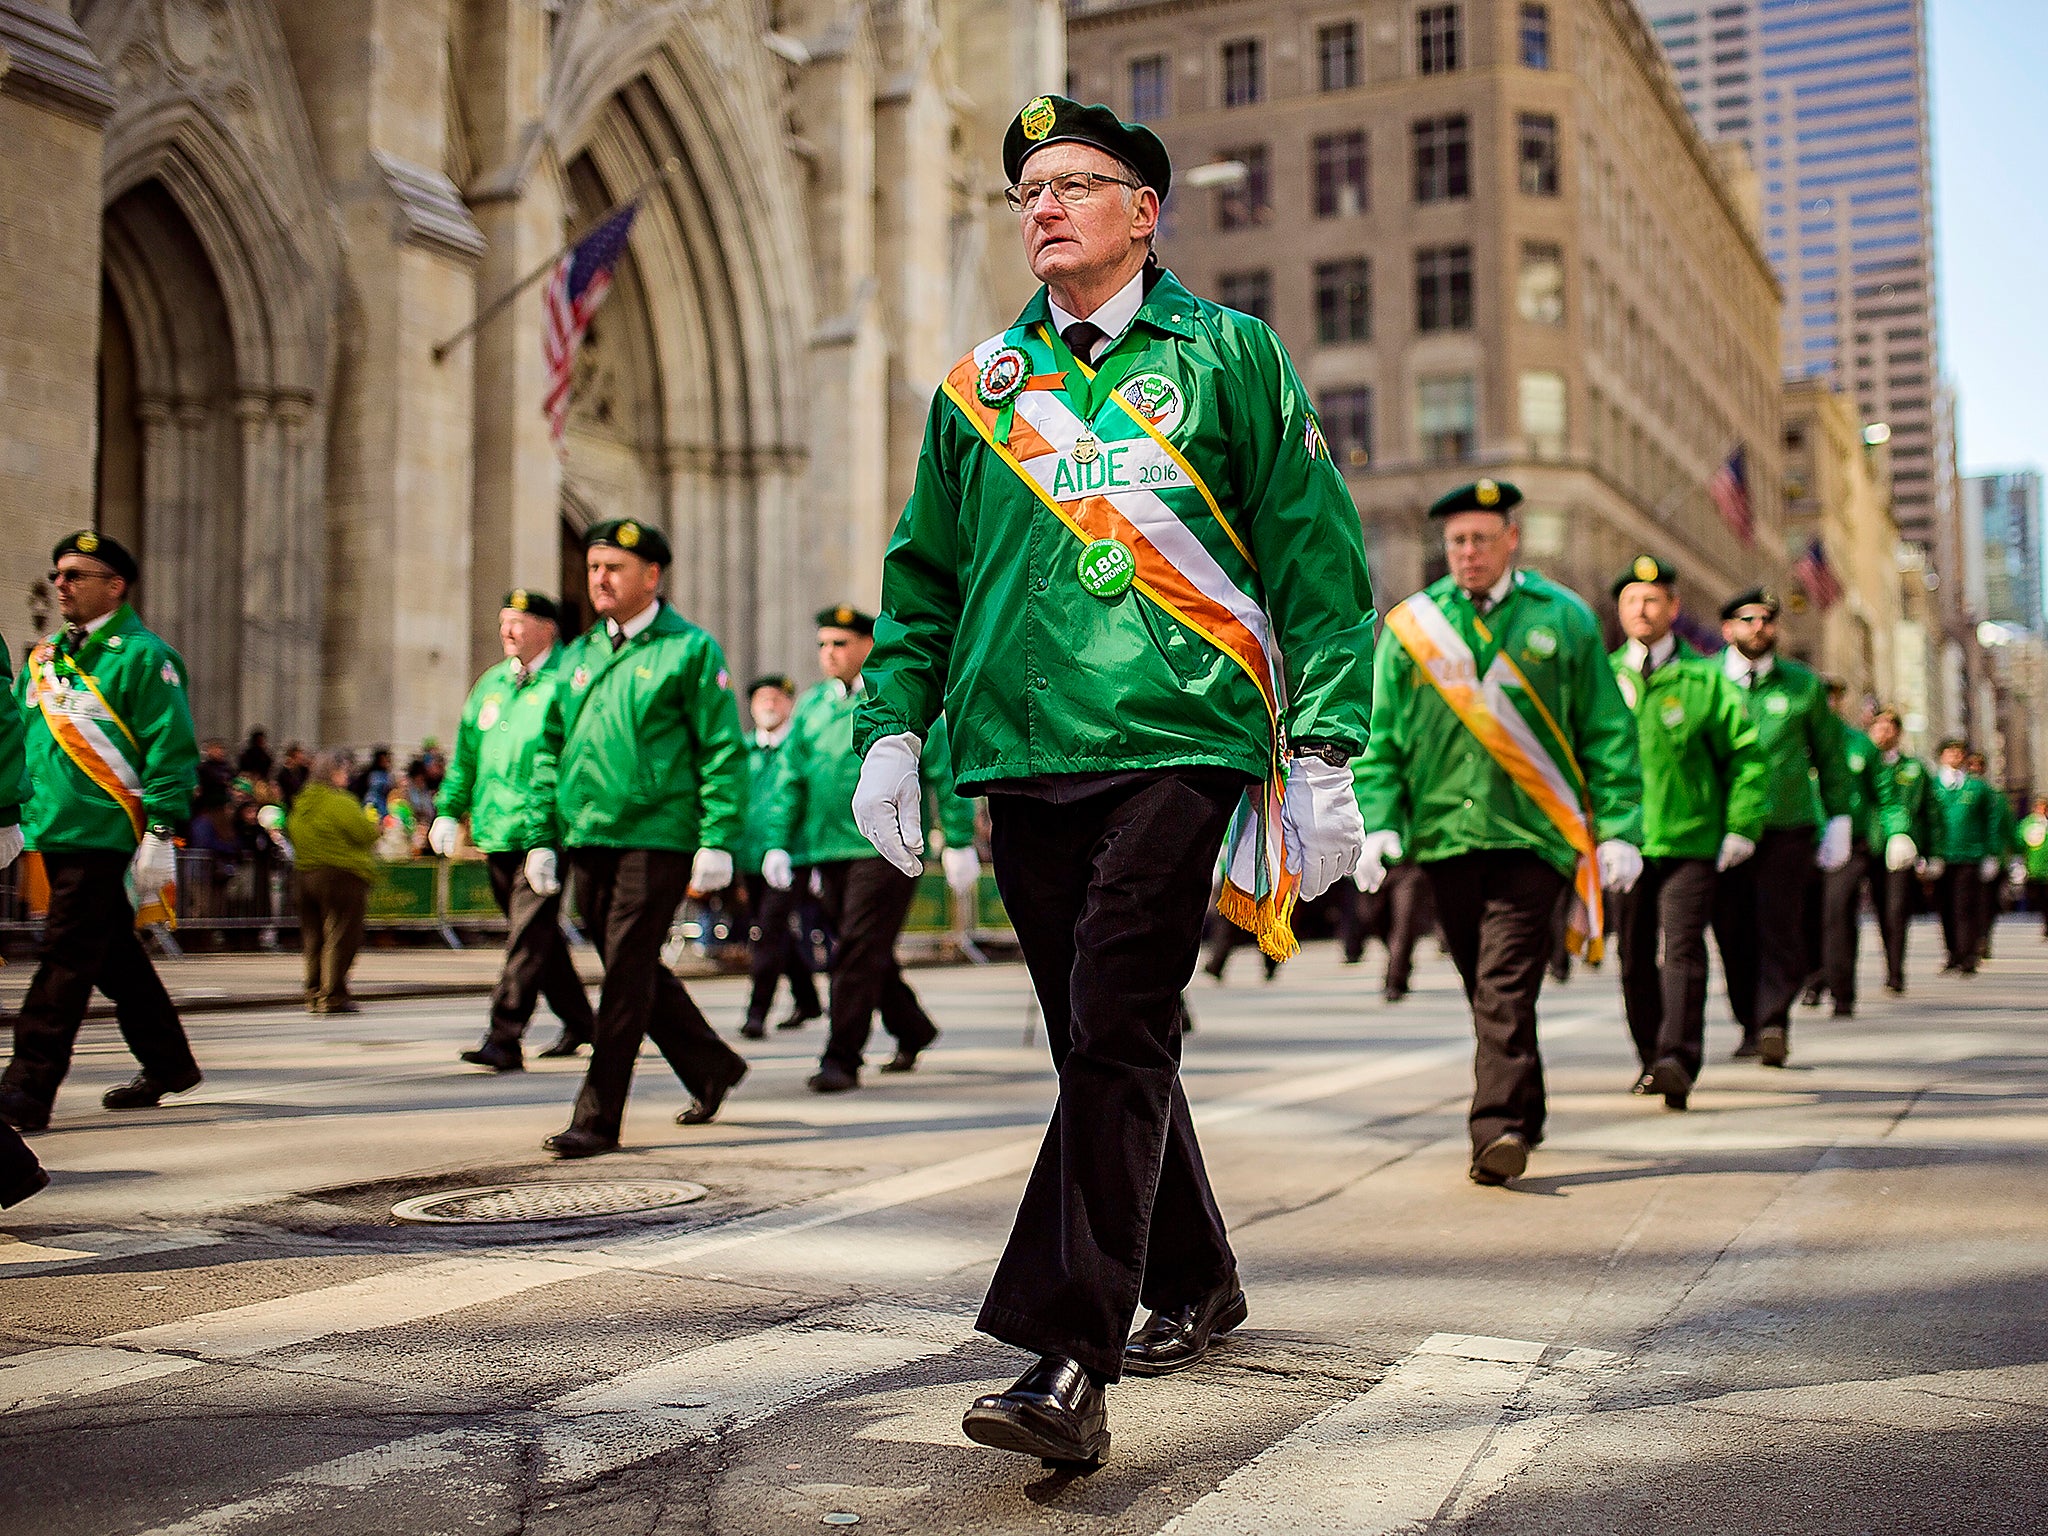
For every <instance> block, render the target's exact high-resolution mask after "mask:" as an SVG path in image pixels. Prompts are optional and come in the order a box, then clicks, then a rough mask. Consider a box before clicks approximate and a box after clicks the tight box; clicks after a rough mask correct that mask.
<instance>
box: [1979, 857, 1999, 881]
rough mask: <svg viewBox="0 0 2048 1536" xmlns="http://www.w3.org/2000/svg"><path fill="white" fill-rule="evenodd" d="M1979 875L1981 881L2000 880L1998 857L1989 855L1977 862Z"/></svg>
mask: <svg viewBox="0 0 2048 1536" xmlns="http://www.w3.org/2000/svg"><path fill="white" fill-rule="evenodd" d="M1977 874H1978V876H1979V878H1981V879H1985V880H1996V879H1997V878H1998V855H1997V854H1995V853H1987V854H1985V855H1984V857H1983V858H1981V859H1979V860H1978V861H1977Z"/></svg>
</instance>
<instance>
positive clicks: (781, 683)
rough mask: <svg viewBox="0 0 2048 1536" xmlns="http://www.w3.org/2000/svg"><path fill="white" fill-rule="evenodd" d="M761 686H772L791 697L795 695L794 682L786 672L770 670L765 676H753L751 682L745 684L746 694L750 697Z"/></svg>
mask: <svg viewBox="0 0 2048 1536" xmlns="http://www.w3.org/2000/svg"><path fill="white" fill-rule="evenodd" d="M763 688H774V689H777V690H779V691H781V692H783V693H786V694H788V695H789V696H790V697H791V698H795V697H796V684H795V683H793V682H791V681H790V680H789V676H788V674H787V673H784V672H770V673H769V674H768V675H767V676H766V677H757V678H755V679H754V680H753V681H752V682H751V683H749V684H747V696H748V697H749V698H752V697H753V696H754V695H755V694H757V693H759V692H760V691H761V690H762V689H763Z"/></svg>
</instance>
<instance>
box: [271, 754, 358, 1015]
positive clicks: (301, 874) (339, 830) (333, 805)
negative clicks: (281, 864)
mask: <svg viewBox="0 0 2048 1536" xmlns="http://www.w3.org/2000/svg"><path fill="white" fill-rule="evenodd" d="M355 768H356V765H355V759H354V757H352V756H351V755H350V754H349V753H347V752H339V751H337V752H321V753H318V754H316V755H315V756H314V758H313V771H312V773H311V774H310V775H309V776H308V778H307V779H306V785H305V788H303V789H301V790H300V791H299V793H298V795H297V796H296V797H295V798H294V799H293V801H292V808H291V810H290V811H289V812H288V813H287V814H286V816H285V823H284V833H285V836H286V837H287V838H288V839H289V840H290V842H291V845H292V882H293V888H294V890H295V891H296V893H297V896H298V906H299V948H300V950H301V952H302V953H303V954H304V955H305V957H306V1011H307V1012H308V1013H355V1012H357V1011H359V1010H358V1005H357V1004H356V1002H355V1000H354V999H353V998H351V997H350V996H349V992H348V973H349V971H350V969H351V968H352V967H353V966H354V965H355V963H356V953H357V951H358V950H360V949H361V948H362V947H363V932H364V924H365V920H366V916H367V913H368V911H369V902H370V887H371V886H372V885H373V884H375V883H376V879H377V853H376V848H377V840H378V838H379V837H380V836H381V835H382V831H381V828H380V825H379V818H378V816H377V809H376V807H375V806H366V805H364V804H363V803H362V802H361V801H360V800H358V799H356V797H355V796H354V795H352V794H350V793H349V792H348V781H349V778H350V776H351V775H352V774H354V772H355Z"/></svg>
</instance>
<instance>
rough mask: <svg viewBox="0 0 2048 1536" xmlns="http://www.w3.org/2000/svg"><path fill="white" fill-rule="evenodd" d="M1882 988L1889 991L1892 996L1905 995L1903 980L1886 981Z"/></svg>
mask: <svg viewBox="0 0 2048 1536" xmlns="http://www.w3.org/2000/svg"><path fill="white" fill-rule="evenodd" d="M1884 989H1885V991H1887V992H1889V993H1891V995H1892V996H1893V997H1904V996H1905V995H1906V984H1905V983H1904V982H1903V981H1888V982H1886V983H1885V984H1884Z"/></svg>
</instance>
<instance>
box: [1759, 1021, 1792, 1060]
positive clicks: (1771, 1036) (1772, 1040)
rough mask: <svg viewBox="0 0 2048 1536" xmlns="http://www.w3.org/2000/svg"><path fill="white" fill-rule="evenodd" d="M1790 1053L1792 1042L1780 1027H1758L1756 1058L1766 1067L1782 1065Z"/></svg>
mask: <svg viewBox="0 0 2048 1536" xmlns="http://www.w3.org/2000/svg"><path fill="white" fill-rule="evenodd" d="M1791 1054H1792V1042H1791V1039H1790V1038H1789V1037H1788V1036H1787V1035H1786V1033H1785V1031H1784V1030H1782V1029H1776V1028H1771V1029H1760V1030H1758V1031H1757V1035H1756V1059H1757V1060H1758V1061H1760V1062H1762V1063H1763V1064H1764V1065H1765V1066H1767V1067H1782V1066H1783V1065H1785V1058H1786V1057H1788V1056H1790V1055H1791Z"/></svg>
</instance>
